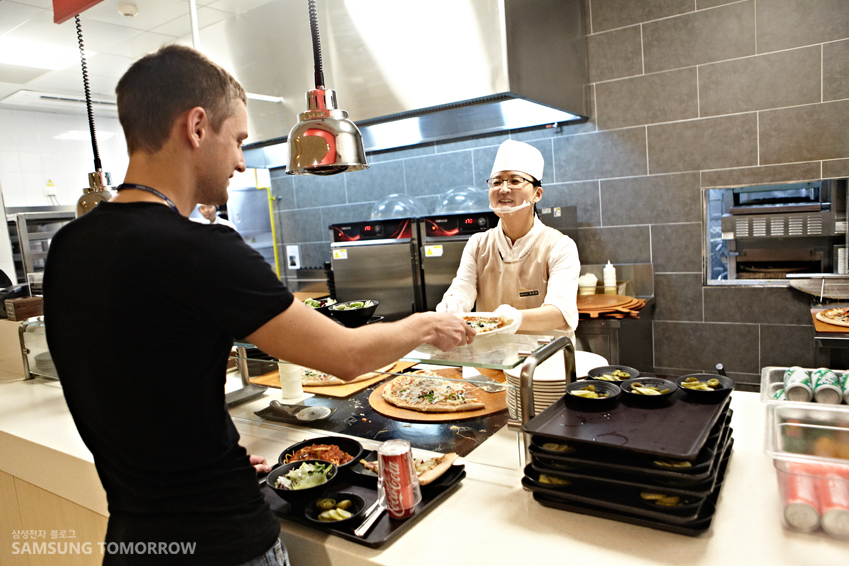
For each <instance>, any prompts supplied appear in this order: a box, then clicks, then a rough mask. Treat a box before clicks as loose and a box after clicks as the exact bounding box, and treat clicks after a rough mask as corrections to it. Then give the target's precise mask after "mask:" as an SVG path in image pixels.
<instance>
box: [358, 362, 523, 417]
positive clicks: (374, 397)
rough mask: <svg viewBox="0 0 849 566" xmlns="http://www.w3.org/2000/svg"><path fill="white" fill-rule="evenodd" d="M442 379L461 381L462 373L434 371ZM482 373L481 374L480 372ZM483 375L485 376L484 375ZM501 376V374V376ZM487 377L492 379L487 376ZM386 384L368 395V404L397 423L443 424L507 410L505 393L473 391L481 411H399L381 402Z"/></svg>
mask: <svg viewBox="0 0 849 566" xmlns="http://www.w3.org/2000/svg"><path fill="white" fill-rule="evenodd" d="M434 373H436V374H439V375H441V376H443V377H450V378H453V379H462V378H463V372H462V371H461V370H460V369H458V368H448V369H440V370H436V371H434ZM481 373H483V372H481ZM484 375H487V374H486V373H484ZM502 375H503V374H502ZM487 377H494V376H492V375H487ZM386 385H387V384H386V383H384V384H383V385H381V386H380V387H378V388H376V389H375V390H374V391H372V393H371V395H369V398H368V402H369V405H371V408H372V409H374V410H375V411H377V412H378V413H380V414H381V415H383V416H384V417H389V418H390V419H397V420H399V421H409V422H421V423H444V422H453V421H463V420H467V419H475V418H478V417H483V416H485V415H491V414H493V413H497V412H499V411H504V410H506V409H507V392H506V391H499V392H497V393H487V392H486V391H483V390H481V389H475V390H474V391H475V398H477V400H478V401H480V402H482V403H483V404H484V408H483V409H478V410H477V411H461V412H459V413H421V412H419V411H411V410H409V409H401V408H400V407H396V406H395V405H390V404H389V403H387V402H386V401H384V400H383V388H384V387H386Z"/></svg>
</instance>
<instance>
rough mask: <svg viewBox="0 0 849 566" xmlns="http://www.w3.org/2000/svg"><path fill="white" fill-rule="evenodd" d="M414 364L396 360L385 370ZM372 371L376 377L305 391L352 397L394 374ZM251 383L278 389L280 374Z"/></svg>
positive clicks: (273, 372) (394, 369)
mask: <svg viewBox="0 0 849 566" xmlns="http://www.w3.org/2000/svg"><path fill="white" fill-rule="evenodd" d="M414 365H416V363H415V362H395V363H394V364H390V365H389V366H387V368H388V369H386V370H385V371H391V372H393V373H400V372H402V371H404V370H405V369H407V368H411V367H413V366H414ZM372 373H373V374H374V377H372V378H370V379H364V380H363V381H358V382H356V383H346V384H345V385H323V386H321V387H304V391H305V392H306V393H312V394H314V395H325V396H327V397H340V398H344V397H350V396H351V395H356V394H357V393H359V392H360V391H362V390H364V389H367V388H369V387H371V386H372V385H374V384H375V383H379V382H380V381H383V380H384V379H387V378H390V377H393V376H392V375H387V374H385V373H374V372H372ZM366 375H369V374H366ZM251 383H256V384H257V385H264V386H266V387H276V388H277V389H280V375H279V374H278V373H277V372H276V371H272V372H269V373H264V374H262V375H260V376H259V377H255V378H253V379H251Z"/></svg>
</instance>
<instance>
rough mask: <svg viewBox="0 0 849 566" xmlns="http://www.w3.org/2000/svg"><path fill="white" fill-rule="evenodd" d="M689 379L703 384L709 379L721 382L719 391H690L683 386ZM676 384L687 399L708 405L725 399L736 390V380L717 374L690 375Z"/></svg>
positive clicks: (683, 377)
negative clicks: (694, 379)
mask: <svg viewBox="0 0 849 566" xmlns="http://www.w3.org/2000/svg"><path fill="white" fill-rule="evenodd" d="M688 377H695V378H696V379H698V380H699V381H701V382H702V383H707V381H708V380H709V379H716V380H718V381H719V387H720V388H719V389H714V390H713V391H701V390H699V389H689V388H687V387H684V386H683V385H681V384H682V383H684V381H685V380H686V379H687V378H688ZM675 383H677V384H678V387H679V388H680V389H681V391H683V392H684V393H686V394H687V397H688V398H689V400H691V401H704V402H706V403H714V402H716V401H719V400H721V399H725V397H726V396H727V395H728V394H729V393H731V390H732V389H734V380H733V379H731V378H730V377H726V376H724V375H717V374H715V373H691V374H690V375H684V376H681V377H679V378H678V379H676V380H675Z"/></svg>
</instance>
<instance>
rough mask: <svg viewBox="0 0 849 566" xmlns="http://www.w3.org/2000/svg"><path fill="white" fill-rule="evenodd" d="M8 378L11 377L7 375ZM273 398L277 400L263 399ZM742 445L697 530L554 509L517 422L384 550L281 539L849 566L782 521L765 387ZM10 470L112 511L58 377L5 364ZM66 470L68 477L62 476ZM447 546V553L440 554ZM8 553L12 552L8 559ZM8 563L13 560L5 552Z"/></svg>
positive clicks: (844, 550)
mask: <svg viewBox="0 0 849 566" xmlns="http://www.w3.org/2000/svg"><path fill="white" fill-rule="evenodd" d="M4 379H5V381H4ZM258 402H259V403H262V404H263V406H264V405H265V404H267V402H268V400H267V399H265V400H260V401H258ZM731 407H732V409H733V410H734V417H733V419H732V422H731V426H732V428H733V430H734V433H733V436H734V439H735V442H734V450H733V454H732V457H731V460H730V463H729V467H728V471H727V474H726V478H725V484H724V486H723V488H722V491H721V495H720V498H719V502H718V506H717V511H716V515H715V517H714V520H713V523H712V526H711V529H710V530H709V531H708V532H707V533H705V534H704V535H701V536H699V537H695V538H694V537H687V536H683V535H676V534H672V533H666V532H661V531H656V530H653V529H648V528H644V527H637V526H634V525H628V524H625V523H619V522H613V521H608V520H605V519H599V518H595V517H590V516H585V515H579V514H574V513H568V512H565V511H559V510H555V509H549V508H546V507H543V506H541V505H540V504H538V503H537V502H535V501H534V500H533V498H532V495H531V493H529V492H527V491H525V490H523V489H522V486H521V483H520V482H521V478H522V471H521V468H520V466H519V465H518V464H517V465H515V466H513V465H512V464H509V463H511V462H514V461H515V457H516V456H515V454H516V452H517V446H516V440H515V438H516V435H515V433H511V432H508V431H507V430H506V429H505V430H502V431H500V432H499V433H498V434H497V435H496V436H494V437H493V438H491V439H490V440H488V441H487V442H486V443H484V444H483V446H482V447H481V448H480V450H481V451H482V452H484V451H489V452H490V453H492V452H494V451H496V452H497V451H504V452H505V453H506V456H505V460H504V461H505V462H506V463H508V464H507V465H508V467H502V468H498V467H494V466H491V465H485V464H481V463H479V461H480V460H483V461H491V460H492V458H491V454H490V457H486V458H476V457H475V456H476V455H475V453H474V452H473V453H472V454H471V455H470V456H469V457H468V458H466V459H465V462H466V471H467V474H468V475H467V477H466V479H465V480H463V482H462V485H461V487H460V488H459V489H458V490H456V491H455V492H454V493H453V494H451V495H450V496H449V497H448V498H447V499H446V500H445V501H443V502H442V503H441V504H439V505H438V506H436V507H435V508H434V509H433V510H432V511H430V512H429V513H428V514H427V515H426V516H424V517H422V518H421V519H420V520H419V521H418V523H416V524H415V525H413V526H412V528H411V529H410V530H409V531H407V532H406V533H404V534H403V535H402V536H400V537H399V538H398V539H396V540H395V541H394V542H392V543H391V544H389V545H388V546H385V547H383V548H381V549H370V548H368V547H365V546H362V545H358V544H355V543H352V542H349V541H346V540H343V539H340V538H338V537H335V536H327V535H322V534H320V533H319V532H317V531H315V530H313V529H309V528H306V527H301V526H299V525H296V524H293V523H290V522H287V521H285V520H282V521H281V527H282V535H281V538H282V539H283V541H284V542H285V543H286V545H287V547H288V548H289V552H290V555H291V557H292V559H293V564H294V565H295V566H300V565H305V564H310V565H317V564H335V565H343V564H344V565H345V566H355V565H358V564H384V565H397V564H404V565H405V566H417V565H421V566H433V564H434V562H436V563H438V564H463V566H467V565H469V564H485V563H492V564H528V563H536V564H541V563H546V564H548V563H551V562H553V561H568V562H570V563H573V564H587V565H605V566H607V565H611V564H627V565H640V564H685V563H686V564H688V565H694V566H698V565H705V566H707V565H711V566H713V565H720V564H721V565H723V566H728V565H734V564H740V565H744V564H745V565H746V566H749V565H750V564H770V565H772V566H775V565H788V566H790V565H792V566H799V565H803V564H816V566H838V565H840V566H845V565H846V564H847V563H849V542H844V541H838V540H834V539H831V538H828V537H826V536H825V535H824V534H822V533H818V534H813V535H805V534H797V533H793V532H790V531H786V530H784V529H783V528H782V527H781V524H780V518H779V517H780V514H779V513H780V511H779V508H780V504H779V500H778V494H777V487H776V480H775V472H774V469H773V466H772V462H771V461H770V459H769V458H768V457H767V456H765V455H764V454H763V446H762V444H763V428H764V416H765V407H764V406H763V405H762V404H761V403H760V401H759V398H758V394H756V393H745V392H735V393H734V394H733V396H732V404H731ZM246 410H250V407H248V408H243V409H241V410H234V411H233V412H234V413H235V415H234V416H235V417H236V418H235V421H236V426H237V428H238V429H239V432H240V433H241V435H242V445H243V446H245V448H247V450H248V452H250V453H253V454H260V455H262V456H265V457H266V458H267V459H268V460H269V461H273V460H276V458H277V456H278V455H279V453H280V452H281V451H282V450H283V449H284V448H285V447H286V446H288V445H290V444H292V443H293V442H296V441H300V440H302V439H303V438H304V437H305V436H307V435H305V434H304V432H303V431H299V430H296V429H284V428H280V427H276V426H263V425H260V424H256V423H253V422H248V421H245V420H243V419H240V418H238V413H239V412H240V411H246ZM0 454H2V455H3V456H2V459H0V469H2V470H3V471H5V472H7V473H10V474H12V475H15V476H18V477H20V478H22V479H24V480H26V481H28V482H30V483H33V484H35V485H37V486H39V487H42V488H44V489H47V490H49V491H51V492H53V493H56V494H58V495H60V496H62V497H65V498H66V499H69V500H71V501H74V502H76V503H78V504H80V505H83V506H85V507H87V508H89V509H92V510H94V511H96V512H99V513H101V514H104V515H106V514H107V512H106V502H105V496H104V494H103V490H102V488H101V487H100V483H99V480H98V478H97V474H96V472H95V468H94V465H93V464H92V458H91V454H90V453H89V452H88V450H87V449H86V447H85V446H84V445H83V443H82V441H81V440H80V438H79V435H78V434H77V432H76V429H75V428H74V425H73V421H72V419H71V416H70V414H69V412H68V410H67V406H66V405H65V401H64V398H63V396H62V391H61V387H60V386H59V384H58V383H57V382H55V381H46V380H41V379H38V380H32V381H23V380H21V379H20V378H17V377H15V376H13V375H11V374H10V373H9V372H4V371H2V370H0ZM57 466H60V468H59V469H61V470H62V474H61V475H60V474H57V473H56V470H57ZM434 547H436V548H438V549H439V552H438V557H437V558H435V557H434V555H433V554H432V552H431V549H433V548H434ZM8 551H9V550H8V549H0V557H2V554H3V553H4V552H8ZM0 562H2V559H0Z"/></svg>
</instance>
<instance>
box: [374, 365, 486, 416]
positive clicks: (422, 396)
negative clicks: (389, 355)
mask: <svg viewBox="0 0 849 566" xmlns="http://www.w3.org/2000/svg"><path fill="white" fill-rule="evenodd" d="M382 397H383V400H384V401H386V402H387V403H389V404H390V405H394V406H396V407H398V408H400V409H409V410H411V411H419V412H422V413H460V412H463V411H477V410H479V409H483V408H485V405H484V404H483V403H481V402H480V401H478V399H477V398H476V397H475V394H474V392H473V391H472V388H471V387H469V386H468V385H467V384H465V383H458V382H456V381H449V380H447V379H443V378H442V376H440V375H439V374H435V373H431V372H430V371H428V370H418V371H414V372H412V373H409V374H406V375H401V376H398V377H396V378H395V379H393V380H392V381H390V382H389V383H387V384H386V386H385V387H384V388H383V392H382Z"/></svg>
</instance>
